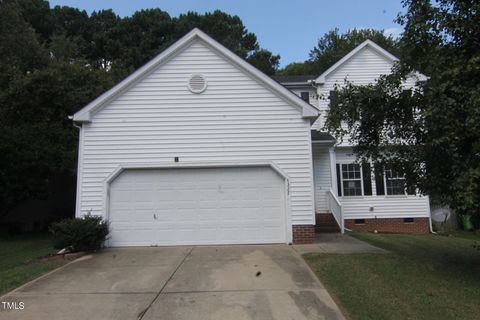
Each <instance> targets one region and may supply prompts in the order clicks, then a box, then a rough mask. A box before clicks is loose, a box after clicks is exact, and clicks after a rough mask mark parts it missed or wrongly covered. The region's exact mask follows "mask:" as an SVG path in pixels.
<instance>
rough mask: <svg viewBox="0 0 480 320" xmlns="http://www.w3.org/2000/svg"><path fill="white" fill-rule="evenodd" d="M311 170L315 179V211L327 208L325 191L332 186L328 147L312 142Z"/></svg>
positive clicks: (324, 210) (323, 210)
mask: <svg viewBox="0 0 480 320" xmlns="http://www.w3.org/2000/svg"><path fill="white" fill-rule="evenodd" d="M312 149H313V171H314V181H315V212H326V211H327V210H328V203H327V198H326V195H327V191H328V190H330V188H331V186H332V180H331V178H330V177H331V173H330V154H329V151H328V148H325V147H322V146H319V145H318V144H313V148H312Z"/></svg>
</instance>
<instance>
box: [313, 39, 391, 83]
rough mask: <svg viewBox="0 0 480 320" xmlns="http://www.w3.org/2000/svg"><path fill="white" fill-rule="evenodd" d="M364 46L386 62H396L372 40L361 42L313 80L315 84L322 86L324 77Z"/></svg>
mask: <svg viewBox="0 0 480 320" xmlns="http://www.w3.org/2000/svg"><path fill="white" fill-rule="evenodd" d="M366 46H369V47H371V48H372V49H374V50H375V51H376V52H378V53H379V54H381V55H382V56H384V57H385V58H387V59H388V60H390V61H392V62H395V61H398V58H397V57H395V56H394V55H393V54H391V53H390V52H388V51H387V50H385V49H383V48H382V47H380V46H379V45H378V44H376V43H375V42H373V41H372V40H365V41H364V42H362V43H361V44H360V45H358V46H357V47H356V48H355V49H353V50H352V51H350V52H349V53H348V54H347V55H345V56H344V57H343V58H342V59H340V60H338V61H337V62H336V63H335V64H334V65H333V66H331V67H330V68H328V69H327V70H326V71H325V72H323V73H322V74H321V75H320V76H318V78H317V79H315V83H318V84H323V83H325V79H326V77H327V76H328V75H329V74H330V73H332V72H333V71H334V70H336V69H337V68H339V67H340V66H341V65H343V64H344V63H345V62H347V61H348V60H350V58H351V57H353V56H354V55H356V54H357V53H358V52H359V51H360V50H362V49H363V48H365V47H366Z"/></svg>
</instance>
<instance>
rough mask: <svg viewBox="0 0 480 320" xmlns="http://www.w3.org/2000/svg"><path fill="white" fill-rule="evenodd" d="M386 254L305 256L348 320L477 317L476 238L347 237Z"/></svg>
mask: <svg viewBox="0 0 480 320" xmlns="http://www.w3.org/2000/svg"><path fill="white" fill-rule="evenodd" d="M353 236H354V237H356V238H358V239H361V240H364V241H366V242H369V243H371V244H373V245H376V246H378V247H381V248H384V249H387V250H389V251H390V252H391V253H389V254H348V255H347V254H307V255H305V256H304V257H305V259H306V260H307V262H308V263H309V264H310V266H311V267H312V269H313V270H314V271H315V273H316V274H317V276H318V277H319V279H320V280H321V281H322V282H323V283H324V285H325V286H326V287H327V289H328V290H329V292H330V293H331V294H332V296H333V297H334V299H336V301H337V303H338V304H339V305H340V307H341V308H342V309H343V310H344V312H345V313H346V314H347V316H348V317H349V318H351V319H480V248H479V249H476V248H475V247H474V246H475V245H480V236H479V235H478V234H476V235H474V234H470V233H460V234H456V235H455V236H450V237H445V236H433V235H429V236H417V235H398V234H371V233H353Z"/></svg>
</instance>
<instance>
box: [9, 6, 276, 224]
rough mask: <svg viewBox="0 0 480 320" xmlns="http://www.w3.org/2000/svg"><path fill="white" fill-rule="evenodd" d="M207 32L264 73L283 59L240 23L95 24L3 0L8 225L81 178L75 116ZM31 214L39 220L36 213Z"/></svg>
mask: <svg viewBox="0 0 480 320" xmlns="http://www.w3.org/2000/svg"><path fill="white" fill-rule="evenodd" d="M194 27H199V28H201V29H202V30H204V31H205V32H207V33H208V34H210V35H211V36H213V37H214V38H215V39H217V40H218V41H219V42H221V43H222V44H224V45H225V46H227V47H228V48H229V49H231V50H233V51H234V52H235V53H236V54H238V55H239V56H241V57H242V58H244V59H247V60H249V61H250V62H251V63H252V64H254V65H257V66H258V67H259V68H261V69H262V70H263V71H264V72H267V73H270V74H271V73H273V72H275V70H276V68H277V66H278V60H279V56H276V55H273V54H272V53H271V52H269V51H268V50H265V49H260V46H259V44H258V42H257V38H256V36H255V34H253V33H252V32H249V31H248V30H247V29H246V28H245V26H244V25H243V22H242V21H241V19H240V18H239V17H238V16H231V15H228V14H226V13H224V12H221V11H215V12H212V13H205V14H198V13H193V12H189V13H187V14H183V15H180V16H179V17H177V18H172V17H170V15H169V14H168V13H167V12H165V11H162V10H161V9H148V10H141V11H138V12H135V13H134V14H133V15H132V16H129V17H124V18H122V17H119V16H118V15H117V14H116V13H115V12H113V11H112V10H102V11H98V12H93V13H92V14H90V15H88V14H87V13H86V12H85V11H81V10H78V9H76V8H71V7H66V6H56V7H54V8H50V5H49V3H48V1H42V0H0V44H1V45H0V137H1V139H0V219H1V218H2V216H4V215H6V214H8V213H9V212H10V211H11V209H12V208H13V207H15V206H16V205H18V204H19V203H21V202H22V201H25V200H27V199H33V198H36V197H43V196H45V195H46V194H45V193H46V192H47V190H49V189H51V188H50V187H51V185H52V180H54V179H55V177H56V176H62V177H64V176H70V177H71V179H72V181H73V179H74V177H75V168H76V166H75V156H76V152H77V140H78V137H77V134H78V132H77V129H76V128H74V126H73V124H72V123H71V121H69V120H68V118H67V117H68V115H71V114H73V113H75V112H76V111H77V110H79V109H80V108H81V107H83V106H84V105H86V104H87V103H88V102H90V101H91V100H93V99H94V98H95V97H97V96H98V95H100V94H101V93H102V92H103V91H105V90H107V89H108V88H109V87H111V86H112V85H113V84H114V83H116V82H118V81H119V80H121V79H122V78H123V77H125V76H126V75H127V74H129V73H130V72H132V71H133V70H135V69H137V68H138V67H140V66H141V65H143V64H144V63H146V62H147V61H149V60H150V59H151V58H153V57H154V56H155V55H157V54H159V53H160V52H162V51H163V50H164V49H165V48H167V47H168V46H169V45H170V44H172V43H173V42H175V41H176V40H178V39H179V38H180V37H181V36H183V35H185V34H186V33H187V32H189V31H190V30H191V29H192V28H194ZM32 214H35V213H33V212H32Z"/></svg>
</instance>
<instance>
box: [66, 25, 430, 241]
mask: <svg viewBox="0 0 480 320" xmlns="http://www.w3.org/2000/svg"><path fill="white" fill-rule="evenodd" d="M394 61H395V57H393V56H392V55H391V54H389V53H388V52H386V51H385V50H383V49H381V48H379V47H378V46H377V45H375V44H374V43H372V42H369V41H367V42H365V43H363V44H362V45H360V46H359V47H358V48H356V49H355V50H353V51H352V52H351V53H350V54H348V55H347V56H346V57H345V58H343V59H342V60H341V61H339V62H338V63H337V64H335V65H334V66H332V67H331V68H330V69H329V70H327V71H326V72H325V73H324V74H322V75H316V76H313V77H309V76H307V77H290V78H288V77H287V78H283V79H278V78H277V79H276V80H274V79H272V78H271V77H269V76H267V75H265V74H263V73H262V72H260V71H259V70H257V69H256V68H255V67H253V66H251V65H250V64H248V63H247V62H246V61H245V60H243V59H241V58H240V57H238V56H236V55H235V54H234V53H232V52H231V51H230V50H228V49H227V48H225V47H224V46H222V45H221V44H220V43H218V42H217V41H215V40H214V39H212V38H211V37H210V36H208V35H207V34H205V33H203V32H202V31H200V30H198V29H194V30H192V31H191V32H190V33H188V34H187V35H185V36H184V37H183V38H181V39H180V40H178V41H177V42H176V43H174V44H173V45H172V46H171V47H169V48H168V49H166V50H165V51H163V52H162V53H160V54H159V55H158V56H156V57H155V58H154V59H152V60H151V61H150V62H148V63H147V64H146V65H144V66H143V67H141V68H140V69H138V70H137V71H135V72H134V73H132V74H131V75H130V76H128V77H127V78H126V79H124V80H123V81H122V82H120V83H119V84H117V85H116V86H114V87H113V88H112V89H110V90H109V91H107V92H105V93H104V94H102V95H101V96H99V97H98V98H97V99H95V100H94V101H92V102H91V103H89V104H88V105H87V106H85V107H84V108H83V109H81V110H79V111H78V112H77V113H75V114H74V115H73V117H72V120H73V121H74V123H75V124H76V126H77V127H79V128H80V132H79V153H78V179H77V204H76V216H77V217H81V216H83V215H86V214H93V215H100V216H102V217H104V219H105V220H107V221H108V222H109V226H110V238H109V240H108V243H107V245H109V246H150V245H192V244H193V245H197V244H250V243H251V244H257V243H292V242H293V243H308V242H312V241H314V238H315V225H316V224H321V223H322V222H324V221H329V219H330V220H331V221H332V222H335V223H336V225H337V227H338V230H339V231H341V232H343V231H344V230H347V229H351V230H367V231H373V230H377V231H380V232H382V231H384V232H415V233H427V232H428V231H429V213H430V210H429V201H428V197H425V196H419V195H414V194H407V193H406V191H405V188H404V186H403V177H402V176H400V175H398V174H396V173H395V172H392V171H389V170H388V168H382V169H379V168H372V167H371V166H366V165H365V166H360V165H358V164H356V163H355V155H353V154H352V149H351V146H349V145H348V144H346V143H338V142H337V141H335V139H334V138H333V137H332V136H331V135H329V134H328V133H325V132H322V126H323V122H324V119H325V111H326V110H327V108H328V98H325V97H328V95H329V92H330V91H331V90H333V86H334V84H335V83H339V82H343V81H344V79H345V78H348V79H349V80H351V81H355V82H356V83H368V82H371V81H375V79H376V78H377V77H378V76H379V75H380V74H383V73H388V72H390V69H391V67H392V65H393V62H394ZM279 81H280V82H279ZM321 97H323V98H321Z"/></svg>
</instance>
